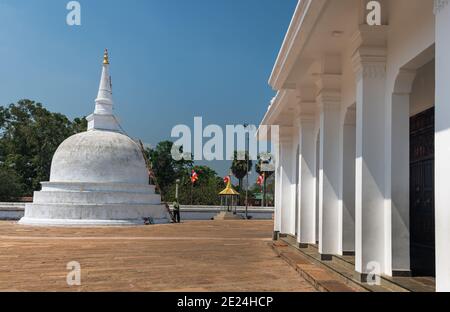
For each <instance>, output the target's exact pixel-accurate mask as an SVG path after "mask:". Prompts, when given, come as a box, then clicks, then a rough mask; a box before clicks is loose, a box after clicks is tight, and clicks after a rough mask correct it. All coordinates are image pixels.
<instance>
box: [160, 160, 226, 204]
mask: <svg viewBox="0 0 450 312" xmlns="http://www.w3.org/2000/svg"><path fill="white" fill-rule="evenodd" d="M192 169H193V170H195V172H197V174H198V178H199V179H198V181H197V182H195V184H194V185H192V183H191V180H190V175H191V170H189V171H186V172H185V174H184V175H183V176H182V177H181V178H180V184H179V189H178V198H179V202H180V204H182V205H191V204H192V205H213V206H214V205H220V198H219V192H220V191H222V190H223V189H224V188H225V184H224V183H223V179H222V178H220V177H218V176H217V173H216V172H215V171H214V170H213V169H211V168H209V167H207V166H194V167H193V168H192ZM167 200H168V201H169V202H173V201H174V200H175V184H174V185H171V187H170V188H169V190H168V193H167Z"/></svg>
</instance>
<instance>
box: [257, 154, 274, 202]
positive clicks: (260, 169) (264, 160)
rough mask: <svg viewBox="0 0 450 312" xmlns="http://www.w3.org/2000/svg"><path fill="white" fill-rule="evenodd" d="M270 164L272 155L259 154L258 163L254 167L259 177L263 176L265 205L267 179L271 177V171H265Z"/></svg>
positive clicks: (265, 200)
mask: <svg viewBox="0 0 450 312" xmlns="http://www.w3.org/2000/svg"><path fill="white" fill-rule="evenodd" d="M271 162H272V155H270V154H269V153H261V154H259V155H258V162H257V163H256V165H255V170H256V172H257V173H258V174H259V175H263V174H264V194H263V201H264V204H265V205H267V179H269V178H270V177H271V176H272V175H273V171H269V170H267V168H264V167H268V165H270V163H271Z"/></svg>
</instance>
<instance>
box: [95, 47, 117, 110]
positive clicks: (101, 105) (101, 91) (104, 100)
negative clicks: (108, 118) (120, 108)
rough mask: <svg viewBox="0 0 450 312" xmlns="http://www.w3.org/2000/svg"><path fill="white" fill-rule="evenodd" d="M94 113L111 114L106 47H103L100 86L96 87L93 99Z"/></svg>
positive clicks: (111, 101) (110, 88) (110, 84)
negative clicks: (95, 96) (96, 93)
mask: <svg viewBox="0 0 450 312" xmlns="http://www.w3.org/2000/svg"><path fill="white" fill-rule="evenodd" d="M95 104H96V105H95V113H97V114H112V106H113V99H112V83H111V76H110V75H109V54H108V49H105V53H104V55H103V69H102V76H101V78H100V86H99V88H98V95H97V99H96V100H95Z"/></svg>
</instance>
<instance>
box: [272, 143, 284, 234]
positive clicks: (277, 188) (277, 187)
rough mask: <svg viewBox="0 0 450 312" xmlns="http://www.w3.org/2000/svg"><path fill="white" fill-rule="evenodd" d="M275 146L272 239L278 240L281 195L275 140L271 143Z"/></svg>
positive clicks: (277, 151)
mask: <svg viewBox="0 0 450 312" xmlns="http://www.w3.org/2000/svg"><path fill="white" fill-rule="evenodd" d="M272 144H274V145H275V153H274V155H273V156H274V158H275V203H274V204H275V214H274V238H275V239H276V238H278V234H279V233H280V232H281V219H282V217H281V214H282V209H281V205H282V193H281V187H282V185H281V183H282V182H281V181H282V180H281V166H280V143H279V141H278V140H277V141H276V142H272Z"/></svg>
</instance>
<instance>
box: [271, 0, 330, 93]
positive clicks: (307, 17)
mask: <svg viewBox="0 0 450 312" xmlns="http://www.w3.org/2000/svg"><path fill="white" fill-rule="evenodd" d="M327 2H328V0H299V2H298V4H297V8H296V9H295V13H294V16H293V17H292V20H291V23H290V25H289V29H288V31H287V33H286V36H285V38H284V41H283V45H282V46H281V49H280V52H279V53H278V57H277V60H276V62H275V66H274V68H273V70H272V74H271V76H270V79H269V84H270V85H271V86H272V88H273V89H275V90H281V89H282V88H283V85H284V83H285V81H286V79H287V77H288V75H289V73H290V71H291V69H292V67H293V66H294V64H295V61H296V60H297V58H298V56H299V54H300V53H301V51H302V50H303V48H304V46H305V44H306V43H307V41H308V39H309V36H310V34H311V32H312V30H313V28H314V26H315V25H316V22H317V20H318V18H319V16H320V14H321V12H322V11H323V8H324V7H325V4H326V3H327Z"/></svg>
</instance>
